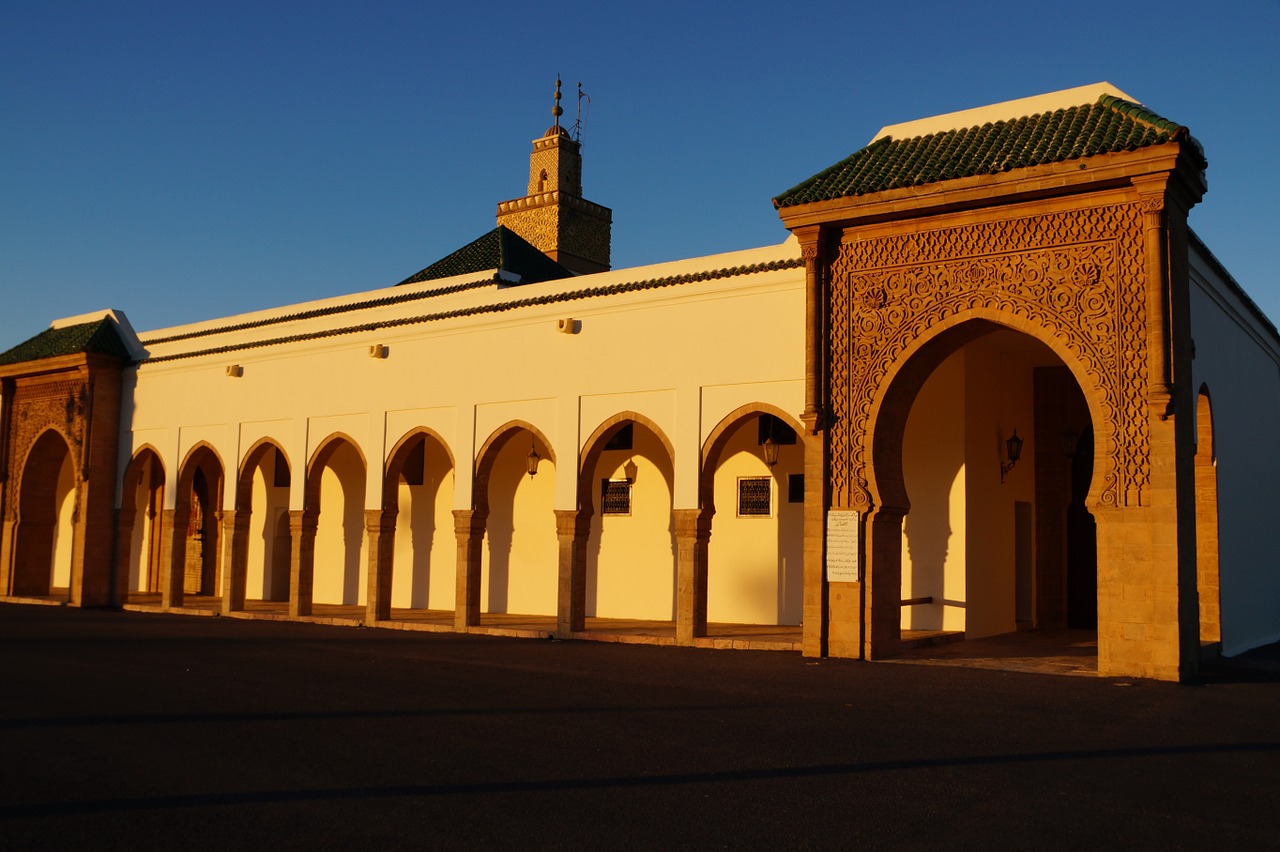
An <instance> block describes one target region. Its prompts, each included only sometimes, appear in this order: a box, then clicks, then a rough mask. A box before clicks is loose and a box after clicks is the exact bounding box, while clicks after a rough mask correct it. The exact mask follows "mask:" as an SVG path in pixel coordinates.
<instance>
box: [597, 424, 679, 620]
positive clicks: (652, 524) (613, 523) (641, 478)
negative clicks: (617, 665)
mask: <svg viewBox="0 0 1280 852" xmlns="http://www.w3.org/2000/svg"><path fill="white" fill-rule="evenodd" d="M628 461H631V462H634V463H635V465H636V475H635V482H634V483H633V484H632V487H631V514H629V515H605V514H604V513H603V511H602V508H603V507H602V506H601V480H604V479H624V478H625V473H624V468H625V467H626V464H627V462H628ZM587 487H589V488H591V489H592V499H593V501H594V503H595V507H596V510H595V514H594V515H593V516H592V518H591V533H590V535H589V537H588V539H587V603H586V614H587V615H588V616H600V617H602V618H640V619H651V620H656V621H671V620H673V619H674V618H675V600H676V597H675V595H676V561H675V537H674V536H675V531H674V528H673V526H672V516H671V508H672V507H671V493H672V464H671V459H670V458H668V457H667V450H666V447H664V446H663V445H662V443H661V441H659V440H658V438H657V436H656V435H654V434H653V433H652V432H650V431H649V430H648V429H646V428H644V427H643V426H640V425H638V424H637V425H635V426H633V442H632V449H630V450H607V451H605V452H602V453H601V454H600V460H599V461H598V462H597V463H596V466H595V471H594V472H593V474H592V476H591V477H590V479H589V484H588V486H587Z"/></svg>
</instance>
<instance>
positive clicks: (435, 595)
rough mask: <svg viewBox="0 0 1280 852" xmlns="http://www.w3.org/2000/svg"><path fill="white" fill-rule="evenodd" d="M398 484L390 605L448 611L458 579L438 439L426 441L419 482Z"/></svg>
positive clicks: (447, 479)
mask: <svg viewBox="0 0 1280 852" xmlns="http://www.w3.org/2000/svg"><path fill="white" fill-rule="evenodd" d="M398 488H399V514H398V516H397V517H396V541H395V556H394V561H393V566H394V568H393V572H392V576H391V605H392V606H393V607H404V608H409V607H412V608H414V609H445V610H451V609H453V607H454V598H455V589H456V579H457V578H456V576H455V571H456V563H457V539H456V538H455V537H454V532H453V511H452V509H453V467H452V465H450V463H449V458H448V456H446V455H445V454H444V451H443V450H442V449H440V448H439V445H438V444H436V443H435V442H434V441H431V440H428V441H427V449H426V453H425V458H424V460H423V470H422V484H421V485H408V484H406V482H405V480H404V479H403V478H401V480H400V483H399V486H398Z"/></svg>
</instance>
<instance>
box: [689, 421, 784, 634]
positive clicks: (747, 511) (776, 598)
mask: <svg viewBox="0 0 1280 852" xmlns="http://www.w3.org/2000/svg"><path fill="white" fill-rule="evenodd" d="M801 428H802V427H801V426H800V424H799V423H798V422H797V421H795V420H794V419H793V418H791V417H790V416H789V415H787V414H785V413H783V412H782V411H781V410H780V409H778V408H776V407H774V406H769V405H764V404H754V405H749V406H744V407H743V408H740V409H738V410H737V411H735V412H733V413H731V414H730V415H729V416H728V417H726V418H725V419H724V421H722V423H721V424H720V425H719V426H718V427H717V428H716V429H715V430H714V431H713V433H712V435H711V437H710V438H709V439H708V443H707V448H706V450H705V451H704V458H703V471H702V486H701V491H702V508H703V509H704V510H706V509H712V510H714V515H713V517H712V521H711V538H710V543H709V546H708V568H707V620H708V621H710V622H718V623H728V624H768V625H798V624H800V623H801V620H802V615H803V602H804V444H803V442H802V441H801V440H799V436H798V433H799V432H800V431H801ZM774 453H776V456H773V454H774ZM771 456H772V460H773V464H770V463H769V462H770V458H771Z"/></svg>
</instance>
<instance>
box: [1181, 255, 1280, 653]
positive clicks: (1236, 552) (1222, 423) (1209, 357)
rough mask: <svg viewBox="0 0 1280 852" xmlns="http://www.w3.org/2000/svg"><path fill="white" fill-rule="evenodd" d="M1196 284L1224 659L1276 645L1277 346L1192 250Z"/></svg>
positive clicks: (1279, 533)
mask: <svg viewBox="0 0 1280 852" xmlns="http://www.w3.org/2000/svg"><path fill="white" fill-rule="evenodd" d="M1190 277H1191V288H1190V297H1191V334H1192V338H1193V339H1194V341H1195V360H1194V361H1193V367H1192V382H1193V386H1194V389H1195V390H1198V389H1199V388H1200V387H1201V386H1202V385H1204V386H1207V387H1208V390H1209V397H1210V400H1211V404H1212V412H1213V435H1214V445H1215V446H1214V448H1213V452H1214V454H1215V456H1216V459H1217V476H1218V541H1219V563H1218V564H1219V574H1220V576H1219V582H1220V586H1221V604H1222V610H1221V616H1222V650H1223V653H1224V654H1227V655H1234V654H1238V653H1240V652H1242V651H1246V650H1248V649H1250V648H1253V647H1256V646H1258V645H1262V644H1266V643H1269V642H1274V641H1276V640H1277V639H1280V582H1278V581H1280V556H1277V554H1280V525H1278V524H1277V507H1278V506H1280V456H1278V455H1277V454H1276V453H1275V452H1272V451H1271V450H1272V448H1273V447H1274V444H1275V428H1274V424H1275V423H1276V422H1280V343H1277V341H1276V338H1275V332H1274V330H1273V329H1271V328H1268V327H1267V326H1266V325H1264V324H1263V323H1262V322H1260V321H1259V320H1258V318H1257V317H1256V316H1255V314H1254V311H1255V310H1256V309H1254V308H1253V307H1252V306H1251V305H1248V304H1246V303H1245V302H1244V300H1243V299H1242V298H1241V296H1240V294H1239V293H1238V292H1237V291H1236V290H1235V289H1234V288H1232V287H1231V286H1230V285H1229V284H1228V282H1226V281H1225V280H1224V279H1223V278H1222V276H1221V275H1220V274H1219V273H1218V271H1217V270H1216V268H1215V267H1214V265H1213V264H1212V263H1210V262H1209V261H1208V260H1207V259H1205V258H1203V257H1201V256H1199V254H1198V253H1197V252H1196V251H1194V250H1193V251H1192V252H1191V275H1190ZM1200 451H1202V450H1201V449H1198V450H1197V452H1200Z"/></svg>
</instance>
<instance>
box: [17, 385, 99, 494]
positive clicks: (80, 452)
mask: <svg viewBox="0 0 1280 852" xmlns="http://www.w3.org/2000/svg"><path fill="white" fill-rule="evenodd" d="M89 395H90V388H89V383H88V381H86V380H84V379H66V380H61V381H52V382H44V383H41V384H35V385H20V386H19V387H18V388H17V390H16V392H15V393H14V397H13V415H12V418H13V419H12V424H11V432H10V441H9V458H8V459H7V460H6V463H7V465H8V476H7V477H6V483H7V485H8V488H9V493H10V495H11V496H16V495H17V494H20V493H21V489H22V474H23V465H24V462H25V461H26V459H27V455H28V454H29V453H30V452H31V448H32V446H33V445H34V444H35V442H36V439H37V438H38V437H39V436H40V434H41V433H42V432H44V430H45V429H48V428H49V427H51V426H52V427H54V428H55V429H56V430H57V431H58V432H60V433H61V434H62V436H63V437H65V438H67V439H68V440H69V446H70V451H71V463H72V464H73V465H74V466H75V467H74V469H75V470H76V471H79V470H80V469H81V460H82V459H83V458H84V442H85V419H86V418H85V415H86V412H87V411H88V408H89ZM5 506H6V509H7V513H8V514H9V515H10V517H16V513H17V508H18V507H17V500H16V499H9V500H6V501H5Z"/></svg>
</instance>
